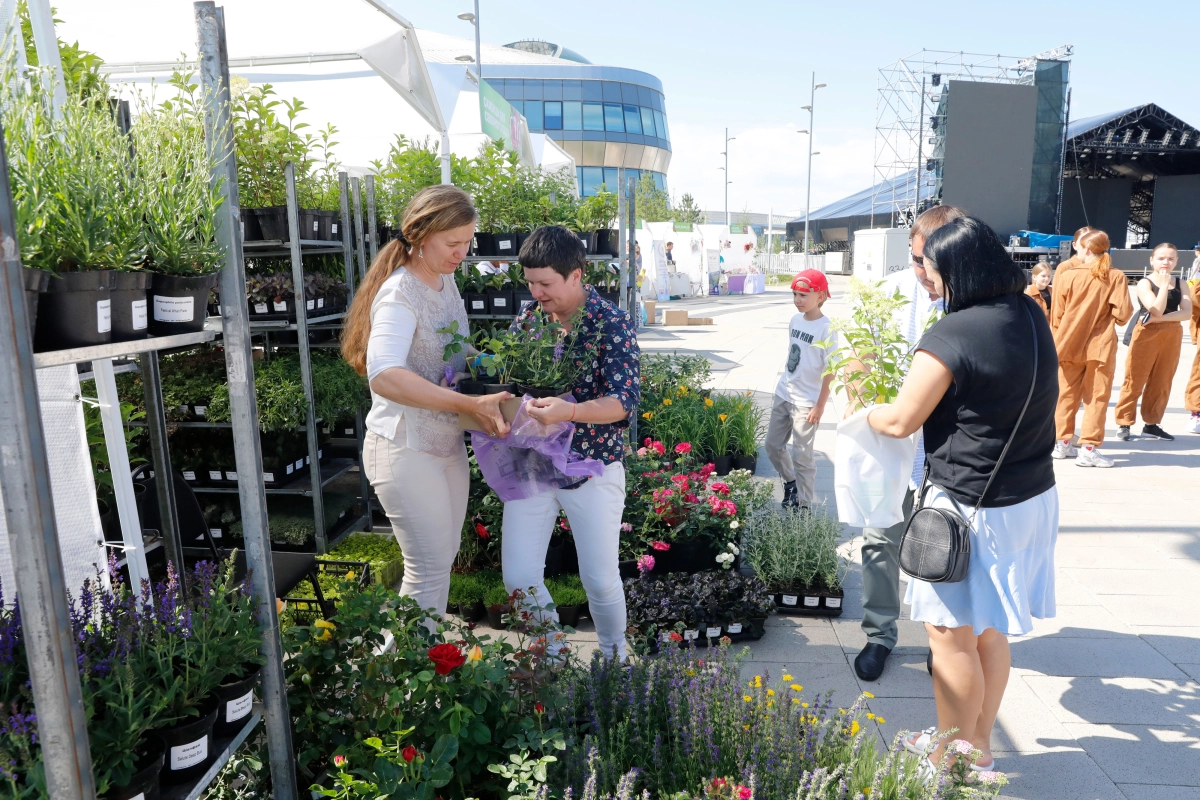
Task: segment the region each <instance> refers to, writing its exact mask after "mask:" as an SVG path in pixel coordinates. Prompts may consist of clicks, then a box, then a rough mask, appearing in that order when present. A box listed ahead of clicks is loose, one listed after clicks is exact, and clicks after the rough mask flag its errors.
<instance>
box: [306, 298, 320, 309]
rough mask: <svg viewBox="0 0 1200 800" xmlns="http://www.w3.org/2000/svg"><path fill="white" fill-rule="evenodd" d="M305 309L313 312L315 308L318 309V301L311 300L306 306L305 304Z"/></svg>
mask: <svg viewBox="0 0 1200 800" xmlns="http://www.w3.org/2000/svg"><path fill="white" fill-rule="evenodd" d="M304 307H305V308H306V309H308V310H309V311H312V310H313V309H314V308H316V307H317V301H316V300H309V301H307V302H305V304H304Z"/></svg>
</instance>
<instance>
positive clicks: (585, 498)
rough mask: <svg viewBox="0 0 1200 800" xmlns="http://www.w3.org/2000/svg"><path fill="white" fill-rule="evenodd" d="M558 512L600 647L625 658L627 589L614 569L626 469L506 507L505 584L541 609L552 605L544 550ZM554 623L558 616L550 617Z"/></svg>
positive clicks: (615, 469) (607, 470)
mask: <svg viewBox="0 0 1200 800" xmlns="http://www.w3.org/2000/svg"><path fill="white" fill-rule="evenodd" d="M559 509H562V510H563V511H565V512H567V521H568V522H569V523H570V525H571V533H572V535H573V536H574V538H575V549H576V551H577V552H578V553H579V577H580V578H582V579H583V588H584V589H585V590H587V596H588V608H589V609H590V612H591V615H592V622H594V623H595V624H596V638H597V639H599V642H600V649H601V650H603V651H604V652H605V654H606V655H610V656H611V655H612V654H613V651H614V649H615V650H616V654H617V657H618V658H622V659H623V658H624V657H625V625H626V620H625V589H624V587H623V586H622V585H621V573H620V570H619V569H618V567H617V552H618V544H619V539H620V536H621V516H622V514H623V513H624V511H625V466H624V465H623V464H621V463H620V462H617V463H614V464H609V465H608V466H606V467H605V468H604V474H603V475H602V476H600V477H599V478H591V479H590V480H588V481H587V482H586V483H585V484H583V485H582V486H580V487H579V488H578V489H556V490H554V491H549V492H542V493H541V494H538V495H534V496H533V497H528V498H526V499H524V500H513V501H510V502H508V503H505V504H504V528H503V530H504V535H503V538H502V539H501V554H502V559H503V569H504V586H505V588H506V589H508V591H510V592H512V591H514V590H515V589H520V590H521V591H523V592H525V593H526V594H530V590H531V589H532V590H533V591H532V596H531V597H530V598H529V600H530V601H531V604H532V603H536V604H537V605H538V606H540V607H543V608H544V607H545V606H546V605H547V604H548V603H549V602H550V594H549V592H547V591H546V584H545V582H544V578H545V571H546V549H547V548H548V547H549V546H550V537H551V535H552V534H553V533H554V521H555V520H556V519H557V518H558V512H559ZM548 616H551V617H552V618H553V619H554V620H555V621H557V620H558V614H557V613H552V614H550V615H548Z"/></svg>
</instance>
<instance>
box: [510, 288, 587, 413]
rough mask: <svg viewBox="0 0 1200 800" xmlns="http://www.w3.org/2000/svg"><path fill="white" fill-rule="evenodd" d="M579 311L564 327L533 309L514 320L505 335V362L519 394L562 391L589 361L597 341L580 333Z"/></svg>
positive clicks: (542, 393) (538, 310)
mask: <svg viewBox="0 0 1200 800" xmlns="http://www.w3.org/2000/svg"><path fill="white" fill-rule="evenodd" d="M579 314H580V312H576V317H575V319H573V320H571V324H570V325H569V326H565V325H562V324H561V323H558V322H555V321H553V320H552V319H551V317H550V315H549V314H547V313H546V312H545V311H542V310H541V308H535V309H532V310H531V311H529V312H527V313H526V314H524V315H523V316H522V317H520V318H519V319H518V320H517V321H516V322H515V323H514V325H513V329H512V331H511V332H510V334H509V336H508V347H507V350H508V359H507V361H508V367H509V376H510V379H511V380H513V381H515V382H516V384H517V391H518V393H519V394H528V395H531V396H533V397H548V396H553V395H559V394H562V393H563V392H565V391H567V389H568V388H569V387H570V386H572V385H573V384H574V382H575V380H576V378H577V377H578V376H579V375H580V373H581V372H582V370H583V365H584V364H590V363H591V362H592V360H593V359H594V358H595V354H596V353H597V352H598V351H599V347H600V345H599V340H598V338H594V337H592V338H588V337H584V336H582V335H581V333H580V326H579V324H578V323H579Z"/></svg>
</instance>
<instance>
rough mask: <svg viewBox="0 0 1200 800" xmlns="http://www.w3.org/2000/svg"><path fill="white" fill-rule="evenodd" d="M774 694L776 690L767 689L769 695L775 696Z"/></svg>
mask: <svg viewBox="0 0 1200 800" xmlns="http://www.w3.org/2000/svg"><path fill="white" fill-rule="evenodd" d="M774 696H775V690H774V689H767V697H774Z"/></svg>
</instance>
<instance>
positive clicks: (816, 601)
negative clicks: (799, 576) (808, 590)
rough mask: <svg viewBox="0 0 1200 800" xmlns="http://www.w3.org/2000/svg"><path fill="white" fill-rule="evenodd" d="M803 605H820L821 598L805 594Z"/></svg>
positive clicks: (808, 606)
mask: <svg viewBox="0 0 1200 800" xmlns="http://www.w3.org/2000/svg"><path fill="white" fill-rule="evenodd" d="M804 605H805V607H806V608H816V607H817V606H819V605H821V598H819V597H808V596H805V598H804Z"/></svg>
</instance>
